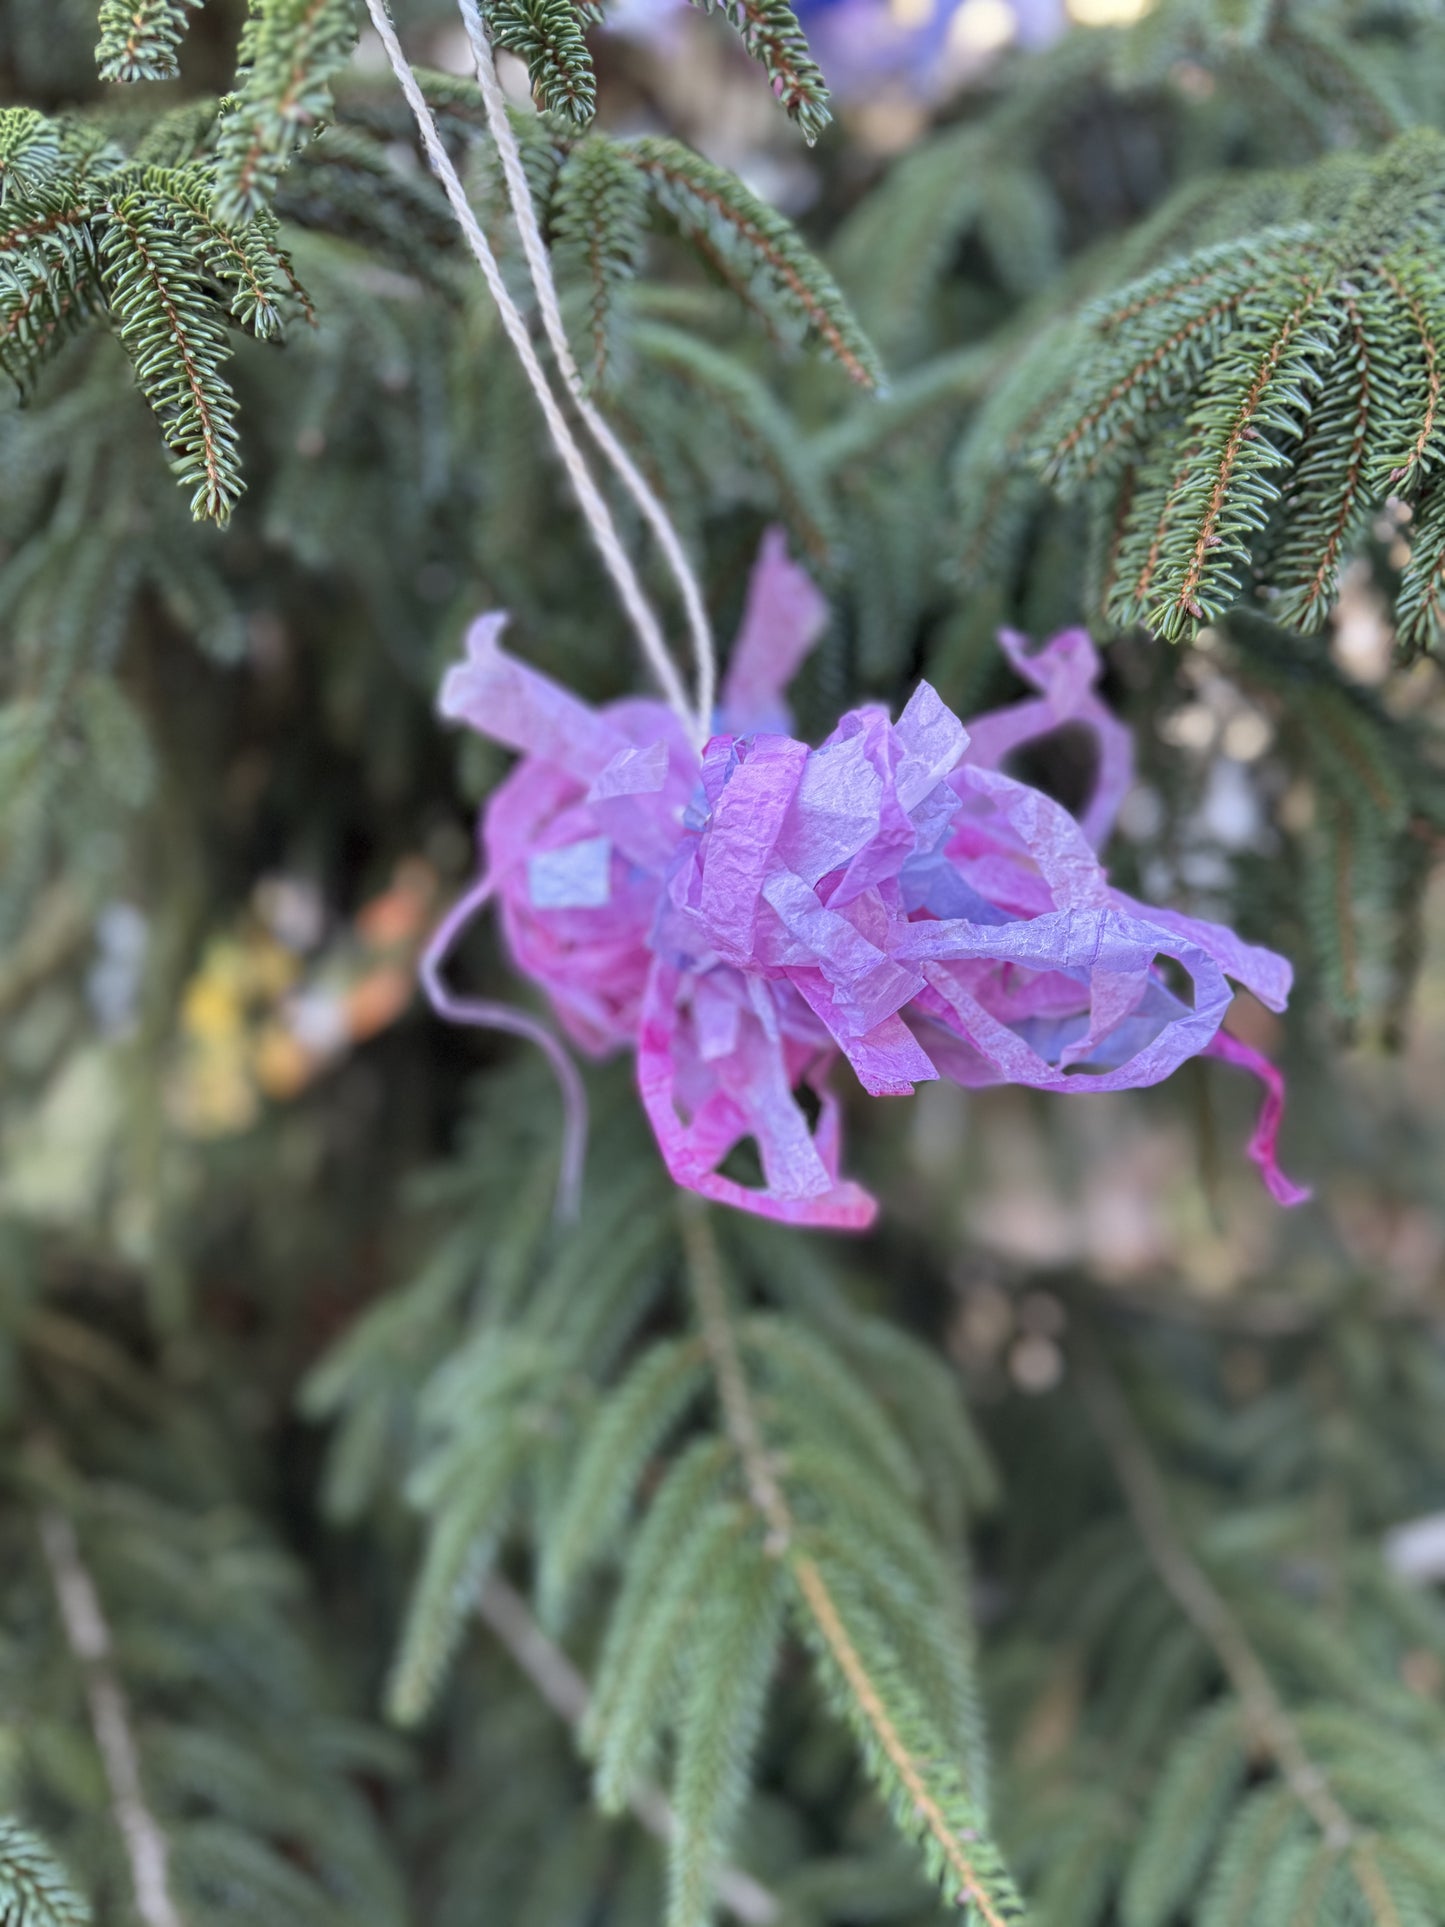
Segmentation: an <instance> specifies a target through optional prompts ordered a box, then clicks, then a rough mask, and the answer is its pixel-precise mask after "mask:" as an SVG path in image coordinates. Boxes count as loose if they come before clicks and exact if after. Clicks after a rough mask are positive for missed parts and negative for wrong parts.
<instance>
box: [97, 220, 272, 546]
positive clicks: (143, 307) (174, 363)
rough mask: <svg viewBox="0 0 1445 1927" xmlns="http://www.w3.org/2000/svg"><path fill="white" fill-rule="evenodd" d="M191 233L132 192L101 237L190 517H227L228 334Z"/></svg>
mask: <svg viewBox="0 0 1445 1927" xmlns="http://www.w3.org/2000/svg"><path fill="white" fill-rule="evenodd" d="M190 240H191V237H190V235H189V234H186V233H183V232H180V231H178V229H177V226H176V224H175V221H174V215H173V211H172V209H171V208H170V207H169V206H168V205H167V204H166V203H164V202H160V201H157V200H156V199H155V198H154V197H152V196H149V195H146V194H139V193H131V194H127V195H126V196H125V197H124V198H123V199H121V200H118V201H113V202H112V203H111V204H110V207H109V209H108V211H107V220H106V227H105V234H104V238H103V240H102V242H101V270H102V277H103V280H104V283H105V288H106V293H107V296H108V298H109V301H110V310H111V317H112V320H113V322H114V325H115V330H116V333H117V334H118V335H119V337H120V340H121V343H122V345H123V346H124V348H125V350H126V352H127V354H129V356H130V358H131V361H132V363H133V364H134V367H135V372H136V379H137V381H138V382H139V383H140V386H141V390H142V392H143V393H144V395H145V398H146V400H147V401H148V402H149V403H150V406H151V408H152V410H153V411H154V413H155V415H156V417H157V419H158V420H159V422H160V424H161V432H162V434H163V435H164V436H165V439H166V444H167V447H168V448H169V449H170V452H171V466H172V468H173V470H174V471H175V474H176V476H177V478H178V479H179V480H180V482H181V483H182V484H183V485H184V486H187V487H190V488H191V489H192V495H191V513H192V514H193V515H194V516H196V517H197V518H198V519H199V518H201V517H206V518H208V519H210V520H211V521H214V522H221V523H224V522H226V521H227V520H228V519H229V517H230V514H231V510H232V508H233V507H234V506H235V503H236V501H237V499H238V498H239V496H240V494H241V490H242V487H243V484H242V481H241V476H240V468H239V462H238V453H237V445H236V400H235V396H234V395H233V393H232V392H231V389H230V386H229V385H228V383H227V382H226V380H225V378H224V376H223V375H222V373H221V368H222V365H223V363H224V362H225V360H226V357H227V355H228V354H229V352H230V344H229V341H228V339H227V336H226V330H225V328H224V327H223V326H222V324H221V322H220V321H219V320H218V319H217V318H216V316H215V314H214V313H213V312H212V310H211V307H210V304H209V302H208V300H207V298H206V294H205V290H204V289H203V288H202V286H201V283H200V277H199V274H198V272H197V268H196V262H195V256H194V253H193V250H192V248H191V246H190V245H189V243H190Z"/></svg>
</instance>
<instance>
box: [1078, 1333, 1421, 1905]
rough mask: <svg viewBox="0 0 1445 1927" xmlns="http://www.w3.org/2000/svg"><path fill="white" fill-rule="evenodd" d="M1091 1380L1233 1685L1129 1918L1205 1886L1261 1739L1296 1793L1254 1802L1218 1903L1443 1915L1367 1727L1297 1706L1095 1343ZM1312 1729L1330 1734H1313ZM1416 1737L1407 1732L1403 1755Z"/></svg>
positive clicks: (1176, 1762) (1147, 1842)
mask: <svg viewBox="0 0 1445 1927" xmlns="http://www.w3.org/2000/svg"><path fill="white" fill-rule="evenodd" d="M1080 1390H1081V1394H1082V1396H1083V1398H1084V1401H1085V1404H1086V1406H1087V1408H1088V1411H1089V1414H1090V1416H1091V1418H1092V1419H1093V1421H1094V1424H1095V1425H1096V1427H1097V1429H1098V1432H1099V1435H1100V1437H1101V1439H1102V1440H1103V1443H1104V1446H1105V1449H1106V1451H1107V1453H1108V1456H1109V1459H1110V1462H1111V1464H1112V1466H1113V1469H1114V1472H1115V1475H1116V1477H1117V1479H1118V1481H1119V1484H1120V1486H1121V1488H1122V1490H1123V1492H1124V1496H1125V1499H1126V1501H1127V1504H1128V1508H1129V1514H1130V1517H1131V1519H1132V1520H1133V1523H1134V1525H1135V1527H1136V1529H1137V1531H1138V1533H1139V1536H1140V1538H1141V1540H1142V1542H1143V1544H1144V1547H1145V1549H1146V1551H1147V1553H1148V1555H1149V1558H1150V1560H1151V1562H1152V1564H1153V1566H1154V1568H1155V1570H1156V1571H1157V1573H1158V1575H1159V1578H1160V1580H1161V1581H1162V1582H1163V1585H1164V1586H1165V1588H1166V1589H1167V1591H1168V1592H1169V1594H1170V1595H1171V1597H1172V1598H1173V1599H1174V1601H1175V1602H1176V1604H1177V1605H1178V1607H1179V1609H1180V1610H1181V1611H1182V1612H1183V1614H1184V1615H1185V1617H1186V1618H1187V1619H1188V1620H1189V1622H1190V1623H1191V1624H1192V1625H1193V1627H1194V1628H1195V1629H1196V1630H1197V1632H1198V1633H1199V1634H1200V1635H1201V1636H1202V1638H1203V1640H1204V1641H1205V1643H1206V1645H1207V1646H1208V1647H1209V1649H1210V1650H1211V1651H1212V1652H1213V1654H1214V1655H1215V1657H1216V1658H1217V1660H1218V1663H1219V1665H1220V1667H1221V1669H1222V1671H1223V1673H1224V1675H1225V1677H1226V1679H1227V1680H1228V1681H1229V1684H1230V1686H1231V1688H1232V1689H1233V1692H1234V1695H1235V1701H1234V1703H1232V1704H1230V1703H1226V1704H1225V1705H1224V1706H1222V1707H1221V1706H1215V1707H1213V1708H1211V1709H1210V1710H1209V1711H1208V1712H1206V1713H1205V1714H1204V1715H1203V1716H1202V1717H1201V1719H1200V1720H1199V1721H1198V1722H1197V1723H1196V1724H1195V1725H1194V1726H1193V1727H1192V1729H1191V1731H1190V1734H1189V1736H1188V1738H1187V1739H1186V1740H1185V1741H1184V1742H1183V1743H1182V1744H1181V1745H1180V1746H1179V1747H1178V1748H1177V1749H1176V1751H1175V1753H1174V1755H1173V1757H1172V1759H1171V1763H1170V1767H1169V1771H1168V1773H1167V1774H1166V1775H1165V1778H1164V1780H1163V1781H1162V1783H1161V1784H1160V1786H1159V1788H1158V1790H1157V1792H1156V1793H1155V1795H1154V1799H1153V1803H1152V1806H1151V1810H1150V1812H1149V1813H1148V1815H1147V1817H1146V1822H1145V1831H1144V1836H1143V1839H1142V1841H1141V1842H1140V1846H1139V1850H1138V1853H1137V1855H1136V1858H1135V1859H1134V1862H1133V1864H1132V1866H1131V1868H1130V1876H1129V1881H1128V1884H1127V1885H1126V1887H1125V1893H1124V1917H1125V1918H1126V1919H1127V1920H1128V1921H1129V1922H1130V1927H1163V1923H1164V1922H1165V1921H1166V1920H1167V1919H1168V1918H1169V1917H1170V1916H1171V1915H1172V1914H1173V1913H1174V1911H1175V1909H1176V1908H1177V1907H1178V1906H1179V1905H1180V1904H1181V1903H1182V1902H1184V1901H1185V1900H1186V1899H1187V1898H1188V1897H1189V1895H1190V1893H1191V1892H1197V1891H1198V1890H1199V1887H1200V1885H1201V1876H1202V1875H1203V1873H1204V1871H1205V1868H1204V1864H1203V1863H1204V1860H1205V1857H1206V1856H1207V1855H1208V1853H1209V1849H1210V1846H1211V1843H1212V1839H1213V1836H1214V1835H1215V1833H1216V1832H1217V1831H1218V1830H1219V1829H1221V1828H1223V1827H1224V1826H1225V1824H1226V1822H1227V1821H1229V1820H1231V1819H1232V1818H1233V1809H1234V1807H1235V1806H1236V1804H1237V1803H1238V1802H1240V1800H1241V1797H1242V1796H1243V1795H1244V1792H1245V1778H1246V1769H1247V1766H1248V1762H1249V1753H1250V1750H1251V1749H1255V1750H1257V1752H1258V1753H1260V1754H1262V1755H1263V1756H1264V1757H1265V1758H1266V1759H1268V1761H1269V1762H1270V1763H1271V1765H1272V1766H1273V1767H1274V1768H1275V1770H1276V1771H1277V1773H1278V1774H1279V1776H1280V1780H1281V1782H1282V1786H1283V1790H1284V1792H1285V1794H1287V1798H1281V1797H1279V1796H1278V1795H1277V1794H1275V1793H1274V1792H1272V1791H1271V1792H1256V1793H1254V1794H1253V1795H1251V1796H1249V1797H1246V1798H1244V1799H1243V1804H1242V1806H1241V1808H1240V1813H1239V1816H1238V1819H1237V1821H1235V1824H1234V1826H1233V1828H1232V1830H1231V1831H1230V1832H1229V1833H1228V1834H1227V1836H1226V1839H1225V1842H1224V1844H1223V1846H1222V1847H1221V1848H1220V1849H1219V1864H1218V1868H1217V1870H1216V1873H1215V1876H1214V1883H1213V1889H1212V1891H1214V1892H1215V1893H1216V1894H1217V1901H1218V1903H1219V1904H1221V1905H1223V1904H1224V1899H1225V1894H1226V1893H1227V1892H1228V1893H1232V1894H1233V1895H1234V1896H1236V1898H1235V1901H1234V1905H1236V1906H1237V1905H1238V1900H1239V1898H1245V1899H1246V1900H1247V1899H1248V1898H1251V1897H1253V1896H1254V1895H1256V1894H1259V1893H1260V1892H1261V1890H1263V1891H1265V1892H1270V1893H1273V1894H1274V1896H1275V1900H1274V1905H1273V1907H1271V1908H1269V1909H1268V1911H1270V1912H1271V1913H1273V1912H1274V1908H1276V1907H1277V1908H1279V1909H1281V1910H1282V1911H1281V1913H1280V1914H1279V1916H1278V1917H1282V1918H1294V1919H1303V1918H1306V1917H1313V1918H1317V1917H1319V1913H1320V1912H1321V1911H1326V1910H1327V1909H1326V1901H1327V1898H1328V1900H1329V1902H1330V1903H1331V1904H1332V1906H1334V1907H1344V1908H1350V1907H1353V1908H1355V1909H1362V1910H1363V1917H1364V1918H1365V1919H1367V1920H1368V1921H1370V1922H1371V1923H1372V1927H1402V1923H1403V1922H1404V1921H1406V1920H1411V1919H1417V1918H1418V1919H1422V1920H1423V1919H1425V1918H1427V1917H1433V1911H1431V1912H1429V1913H1427V1911H1426V1904H1425V1902H1424V1892H1423V1887H1422V1881H1421V1875H1422V1872H1424V1873H1425V1879H1426V1881H1428V1882H1429V1884H1433V1885H1438V1882H1439V1878H1440V1875H1441V1873H1442V1871H1445V1869H1442V1868H1441V1866H1440V1865H1439V1862H1438V1857H1436V1856H1434V1855H1433V1854H1432V1855H1431V1860H1432V1861H1433V1863H1434V1864H1433V1865H1428V1871H1427V1870H1426V1869H1422V1868H1420V1867H1418V1866H1417V1865H1414V1864H1412V1862H1413V1860H1414V1855H1413V1854H1412V1852H1411V1851H1410V1848H1409V1845H1408V1831H1406V1833H1405V1834H1404V1836H1403V1837H1401V1838H1392V1837H1391V1831H1392V1830H1391V1829H1390V1828H1389V1827H1381V1826H1380V1825H1379V1824H1378V1823H1373V1824H1372V1822H1373V1821H1375V1816H1374V1815H1372V1814H1371V1811H1370V1810H1371V1808H1372V1807H1376V1805H1377V1802H1376V1800H1375V1799H1373V1798H1372V1797H1371V1789H1370V1786H1369V1783H1368V1781H1366V1782H1364V1783H1362V1782H1361V1779H1360V1775H1359V1753H1358V1747H1359V1744H1360V1741H1359V1731H1360V1729H1359V1728H1358V1727H1357V1726H1356V1725H1355V1724H1354V1721H1353V1720H1352V1719H1351V1718H1350V1717H1347V1716H1346V1715H1345V1714H1344V1712H1343V1710H1342V1711H1341V1713H1340V1714H1339V1715H1338V1716H1337V1718H1336V1719H1335V1720H1334V1722H1333V1723H1332V1722H1331V1721H1330V1719H1328V1718H1327V1717H1323V1716H1322V1714H1321V1712H1319V1711H1312V1712H1306V1713H1302V1714H1299V1715H1296V1714H1295V1713H1294V1712H1293V1711H1292V1710H1291V1708H1290V1707H1289V1706H1288V1704H1287V1703H1286V1701H1285V1698H1284V1696H1283V1694H1282V1693H1281V1691H1280V1690H1279V1688H1278V1686H1277V1685H1276V1683H1275V1680H1274V1678H1273V1677H1272V1675H1271V1672H1270V1670H1269V1668H1268V1667H1267V1666H1266V1665H1265V1663H1264V1661H1263V1660H1262V1659H1261V1657H1260V1655H1259V1653H1258V1652H1257V1651H1256V1648H1255V1644H1254V1642H1253V1640H1252V1639H1251V1637H1250V1634H1249V1631H1248V1629H1247V1627H1246V1625H1245V1624H1244V1622H1243V1620H1242V1619H1241V1617H1240V1616H1239V1614H1238V1613H1237V1612H1236V1610H1235V1609H1234V1607H1233V1606H1232V1605H1231V1604H1230V1602H1229V1601H1228V1600H1227V1599H1226V1597H1225V1596H1224V1594H1223V1593H1222V1592H1221V1591H1220V1589H1219V1587H1218V1586H1216V1585H1215V1583H1214V1582H1213V1580H1212V1579H1211V1578H1210V1577H1209V1575H1208V1574H1207V1573H1206V1572H1205V1570H1204V1569H1203V1567H1202V1566H1201V1565H1200V1563H1199V1562H1198V1560H1197V1559H1196V1558H1195V1557H1194V1556H1193V1554H1192V1553H1191V1551H1190V1549H1189V1547H1188V1545H1187V1543H1186V1541H1185V1540H1184V1538H1183V1536H1182V1535H1181V1533H1180V1532H1179V1530H1178V1528H1177V1526H1176V1523H1175V1516H1174V1511H1173V1508H1172V1506H1171V1503H1170V1498H1169V1494H1168V1491H1167V1489H1166V1487H1165V1484H1164V1481H1163V1479H1162V1477H1161V1476H1160V1473H1159V1471H1158V1469H1157V1467H1156V1466H1155V1464H1154V1462H1153V1459H1152V1457H1151V1455H1150V1453H1149V1450H1148V1447H1147V1445H1146V1444H1145V1442H1144V1439H1143V1438H1142V1436H1141V1434H1140V1432H1139V1430H1138V1428H1137V1426H1136V1424H1135V1422H1134V1420H1133V1417H1132V1415H1131V1413H1130V1411H1129V1408H1128V1406H1127V1404H1126V1403H1125V1401H1124V1397H1123V1394H1122V1392H1121V1391H1120V1388H1119V1386H1118V1384H1117V1383H1116V1381H1115V1379H1114V1378H1113V1375H1112V1373H1111V1372H1110V1369H1109V1367H1108V1366H1107V1364H1106V1363H1105V1362H1104V1360H1103V1358H1102V1356H1101V1355H1100V1354H1099V1353H1098V1352H1097V1350H1095V1349H1093V1348H1090V1349H1089V1351H1088V1353H1087V1356H1086V1358H1085V1360H1084V1364H1083V1369H1082V1371H1081V1375H1080ZM1311 1735H1314V1736H1315V1737H1316V1740H1317V1741H1318V1745H1312V1743H1311ZM1407 1745H1408V1742H1406V1741H1405V1740H1404V1738H1403V1736H1399V1739H1398V1740H1397V1746H1398V1747H1399V1749H1400V1751H1401V1752H1403V1750H1404V1748H1405V1747H1406V1746H1407ZM1332 1762H1337V1765H1332ZM1401 1764H1402V1765H1403V1761H1402V1762H1401ZM1335 1771H1338V1772H1340V1773H1341V1774H1342V1775H1343V1776H1344V1784H1347V1785H1350V1786H1352V1787H1353V1789H1354V1793H1355V1796H1356V1797H1360V1796H1363V1801H1364V1807H1363V1813H1364V1816H1366V1817H1360V1816H1358V1815H1357V1814H1356V1813H1354V1812H1352V1811H1351V1810H1350V1808H1349V1807H1348V1806H1347V1805H1346V1803H1345V1800H1344V1799H1343V1798H1342V1797H1341V1795H1340V1793H1339V1792H1338V1791H1337V1789H1336V1786H1335V1784H1334V1783H1333V1774H1334V1772H1335ZM1434 1777H1436V1778H1438V1775H1435V1776H1434ZM1380 1795H1381V1798H1380V1801H1379V1803H1378V1804H1379V1805H1383V1806H1388V1804H1389V1798H1388V1796H1387V1795H1386V1794H1385V1791H1384V1787H1383V1785H1382V1786H1381V1788H1380ZM1290 1803H1293V1804H1294V1805H1295V1808H1296V1811H1297V1812H1298V1813H1300V1814H1302V1815H1303V1816H1304V1817H1305V1818H1306V1819H1307V1821H1308V1823H1309V1826H1310V1828H1311V1829H1312V1836H1313V1837H1312V1838H1311V1837H1308V1836H1306V1837H1304V1838H1298V1837H1297V1836H1295V1835H1294V1832H1293V1829H1292V1826H1291V1819H1290V1810H1289V1809H1290ZM1266 1816H1268V1818H1267V1820H1266ZM1182 1828H1188V1829H1190V1830H1192V1834H1193V1839H1194V1841H1195V1842H1196V1843H1198V1844H1197V1845H1196V1846H1195V1847H1193V1848H1192V1849H1191V1851H1190V1852H1189V1854H1188V1855H1187V1856H1181V1855H1180V1853H1179V1848H1178V1843H1179V1839H1180V1832H1181V1829H1182ZM1171 1841H1172V1843H1173V1845H1172V1848H1171V1846H1170V1843H1171ZM1291 1848H1293V1849H1294V1851H1293V1852H1291ZM1261 1850H1263V1852H1261ZM1252 1860H1255V1861H1256V1862H1257V1864H1259V1865H1260V1866H1261V1867H1268V1866H1269V1865H1270V1862H1271V1860H1273V1861H1274V1862H1275V1863H1276V1864H1275V1866H1274V1869H1273V1871H1272V1873H1271V1874H1270V1876H1269V1878H1270V1880H1271V1881H1272V1882H1273V1883H1274V1884H1273V1885H1268V1884H1267V1883H1266V1882H1265V1880H1264V1879H1263V1877H1262V1876H1261V1875H1259V1874H1256V1873H1255V1871H1254V1867H1253V1866H1252V1865H1251V1861H1252ZM1432 1875H1433V1879H1432V1878H1431V1876H1432ZM1296 1908H1297V1909H1298V1911H1294V1909H1296ZM1225 1917H1229V1916H1228V1915H1226V1916H1225Z"/></svg>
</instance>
